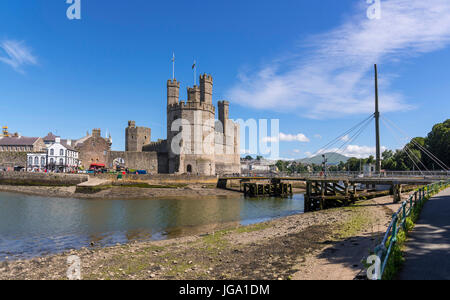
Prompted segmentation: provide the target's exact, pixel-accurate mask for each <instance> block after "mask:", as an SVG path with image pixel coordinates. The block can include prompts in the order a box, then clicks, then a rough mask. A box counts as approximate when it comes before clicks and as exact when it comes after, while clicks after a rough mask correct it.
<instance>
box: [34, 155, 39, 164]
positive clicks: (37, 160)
mask: <svg viewBox="0 0 450 300" xmlns="http://www.w3.org/2000/svg"><path fill="white" fill-rule="evenodd" d="M34 164H35V165H37V166H38V165H39V157H37V156H36V157H35V158H34Z"/></svg>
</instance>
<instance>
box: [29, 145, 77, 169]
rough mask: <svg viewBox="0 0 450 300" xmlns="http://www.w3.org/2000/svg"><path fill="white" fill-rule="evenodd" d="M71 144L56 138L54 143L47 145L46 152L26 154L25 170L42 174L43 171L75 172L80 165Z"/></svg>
mask: <svg viewBox="0 0 450 300" xmlns="http://www.w3.org/2000/svg"><path fill="white" fill-rule="evenodd" d="M71 144H72V142H71V141H70V140H67V141H66V142H63V143H62V142H61V138H59V137H56V138H55V142H54V143H52V144H48V145H47V151H45V152H34V153H28V154H27V162H28V163H27V170H28V171H29V172H42V171H44V170H48V171H54V172H61V173H63V172H72V171H76V170H77V169H78V167H79V165H80V161H79V158H78V157H79V153H78V151H77V150H75V149H74V148H73V147H72V145H71Z"/></svg>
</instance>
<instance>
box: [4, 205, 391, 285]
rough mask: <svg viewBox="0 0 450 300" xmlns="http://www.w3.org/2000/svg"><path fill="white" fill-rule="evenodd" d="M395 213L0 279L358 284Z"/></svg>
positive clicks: (279, 226)
mask: <svg viewBox="0 0 450 300" xmlns="http://www.w3.org/2000/svg"><path fill="white" fill-rule="evenodd" d="M393 210H395V205H394V204H392V197H382V198H375V199H372V200H366V201H361V202H358V203H357V204H356V205H353V206H351V207H344V208H337V209H330V210H324V211H319V212H313V213H307V214H302V215H293V216H289V217H285V218H281V219H277V220H273V221H270V222H266V223H260V224H255V225H250V226H244V227H233V228H229V229H225V230H221V231H217V232H209V233H206V232H205V233H204V234H202V235H195V236H188V237H182V238H177V239H171V240H164V241H156V242H136V243H130V244H127V245H117V246H114V247H107V248H97V247H96V245H95V244H94V245H93V246H92V247H91V248H88V249H87V248H84V249H81V250H78V251H70V252H65V253H63V254H59V255H53V256H48V257H41V258H35V259H32V260H22V261H15V262H2V263H0V279H65V278H66V272H67V268H68V264H67V258H68V257H69V256H71V255H77V256H79V257H80V259H81V264H82V271H81V274H82V278H83V279H353V278H355V277H356V276H357V275H358V274H361V273H362V270H363V263H362V261H363V259H364V258H365V257H366V256H367V254H368V253H369V250H370V249H372V248H373V246H374V245H375V244H376V243H377V242H378V240H379V239H380V238H381V236H382V233H383V232H384V231H385V229H386V226H387V224H388V222H389V220H390V217H391V215H392V211H393Z"/></svg>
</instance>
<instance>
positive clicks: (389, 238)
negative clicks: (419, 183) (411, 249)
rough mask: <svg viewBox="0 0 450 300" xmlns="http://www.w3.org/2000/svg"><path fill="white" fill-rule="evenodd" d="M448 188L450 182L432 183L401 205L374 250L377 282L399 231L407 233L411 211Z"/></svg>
mask: <svg viewBox="0 0 450 300" xmlns="http://www.w3.org/2000/svg"><path fill="white" fill-rule="evenodd" d="M448 186H450V180H447V181H441V182H437V183H433V184H430V185H427V186H425V187H422V188H419V189H417V190H416V191H415V192H414V194H412V195H411V196H410V197H409V199H408V200H407V201H404V202H403V203H402V206H401V207H400V208H399V210H398V211H397V212H396V213H395V214H394V215H393V216H392V221H391V223H390V224H389V227H388V229H387V231H386V234H385V235H384V238H383V241H382V242H381V244H380V245H378V246H377V247H376V248H375V254H376V256H377V257H378V258H379V261H380V270H379V272H377V279H378V280H381V279H382V278H383V275H384V271H385V270H386V265H387V263H388V261H389V256H390V254H391V252H392V249H393V247H394V246H395V244H396V243H397V237H398V233H399V232H400V230H403V231H404V232H405V233H406V232H407V223H406V220H407V218H408V217H409V216H411V214H412V213H413V211H414V210H415V209H417V207H418V206H420V205H421V204H423V202H424V201H425V200H427V199H429V197H431V196H433V195H435V194H437V193H439V191H441V190H442V189H444V188H446V187H448Z"/></svg>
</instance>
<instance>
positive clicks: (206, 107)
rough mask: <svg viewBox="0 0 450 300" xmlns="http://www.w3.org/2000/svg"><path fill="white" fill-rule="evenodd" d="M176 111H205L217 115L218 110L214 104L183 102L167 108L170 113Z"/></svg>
mask: <svg viewBox="0 0 450 300" xmlns="http://www.w3.org/2000/svg"><path fill="white" fill-rule="evenodd" d="M175 110H178V111H179V110H203V111H208V112H211V113H213V114H215V113H216V108H215V107H214V105H212V104H209V103H205V102H189V101H188V102H184V101H183V100H182V101H181V102H178V103H176V104H170V105H168V106H167V111H168V112H170V111H175Z"/></svg>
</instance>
